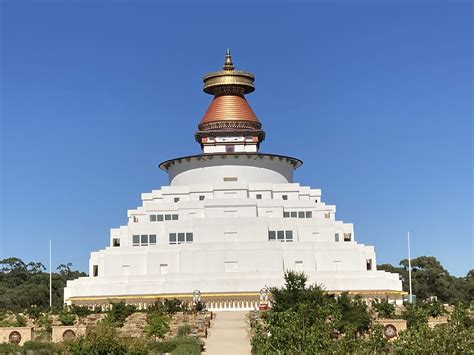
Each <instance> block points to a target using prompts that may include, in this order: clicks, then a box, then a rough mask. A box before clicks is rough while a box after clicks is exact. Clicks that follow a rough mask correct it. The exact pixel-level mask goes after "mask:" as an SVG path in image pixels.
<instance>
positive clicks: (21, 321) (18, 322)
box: [15, 314, 28, 327]
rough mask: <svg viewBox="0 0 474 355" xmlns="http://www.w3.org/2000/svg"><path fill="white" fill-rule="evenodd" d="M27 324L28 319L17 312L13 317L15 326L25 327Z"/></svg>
mask: <svg viewBox="0 0 474 355" xmlns="http://www.w3.org/2000/svg"><path fill="white" fill-rule="evenodd" d="M27 324H28V319H26V318H25V317H24V316H22V315H21V314H17V315H16V317H15V327H26V325H27Z"/></svg>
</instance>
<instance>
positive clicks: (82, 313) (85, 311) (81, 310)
mask: <svg viewBox="0 0 474 355" xmlns="http://www.w3.org/2000/svg"><path fill="white" fill-rule="evenodd" d="M69 311H70V312H71V313H72V314H75V315H76V316H78V317H79V318H84V317H87V316H88V315H89V314H92V311H91V310H90V309H89V308H87V307H84V306H77V305H75V304H73V305H72V306H71V307H70V309H69Z"/></svg>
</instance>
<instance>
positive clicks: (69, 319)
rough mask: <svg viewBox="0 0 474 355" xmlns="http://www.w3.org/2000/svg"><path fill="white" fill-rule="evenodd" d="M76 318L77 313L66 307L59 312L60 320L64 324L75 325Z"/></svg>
mask: <svg viewBox="0 0 474 355" xmlns="http://www.w3.org/2000/svg"><path fill="white" fill-rule="evenodd" d="M75 320H76V315H75V314H72V313H69V312H67V310H65V309H63V310H62V311H61V313H59V321H60V322H61V324H62V325H73V324H74V321H75Z"/></svg>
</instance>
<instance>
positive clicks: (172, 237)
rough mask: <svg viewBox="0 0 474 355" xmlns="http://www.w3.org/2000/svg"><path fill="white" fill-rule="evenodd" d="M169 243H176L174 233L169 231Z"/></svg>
mask: <svg viewBox="0 0 474 355" xmlns="http://www.w3.org/2000/svg"><path fill="white" fill-rule="evenodd" d="M170 244H176V233H170Z"/></svg>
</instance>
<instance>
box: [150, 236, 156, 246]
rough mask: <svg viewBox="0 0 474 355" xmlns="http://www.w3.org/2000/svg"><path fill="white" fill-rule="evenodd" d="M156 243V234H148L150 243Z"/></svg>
mask: <svg viewBox="0 0 474 355" xmlns="http://www.w3.org/2000/svg"><path fill="white" fill-rule="evenodd" d="M155 244H156V234H150V245H155Z"/></svg>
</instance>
